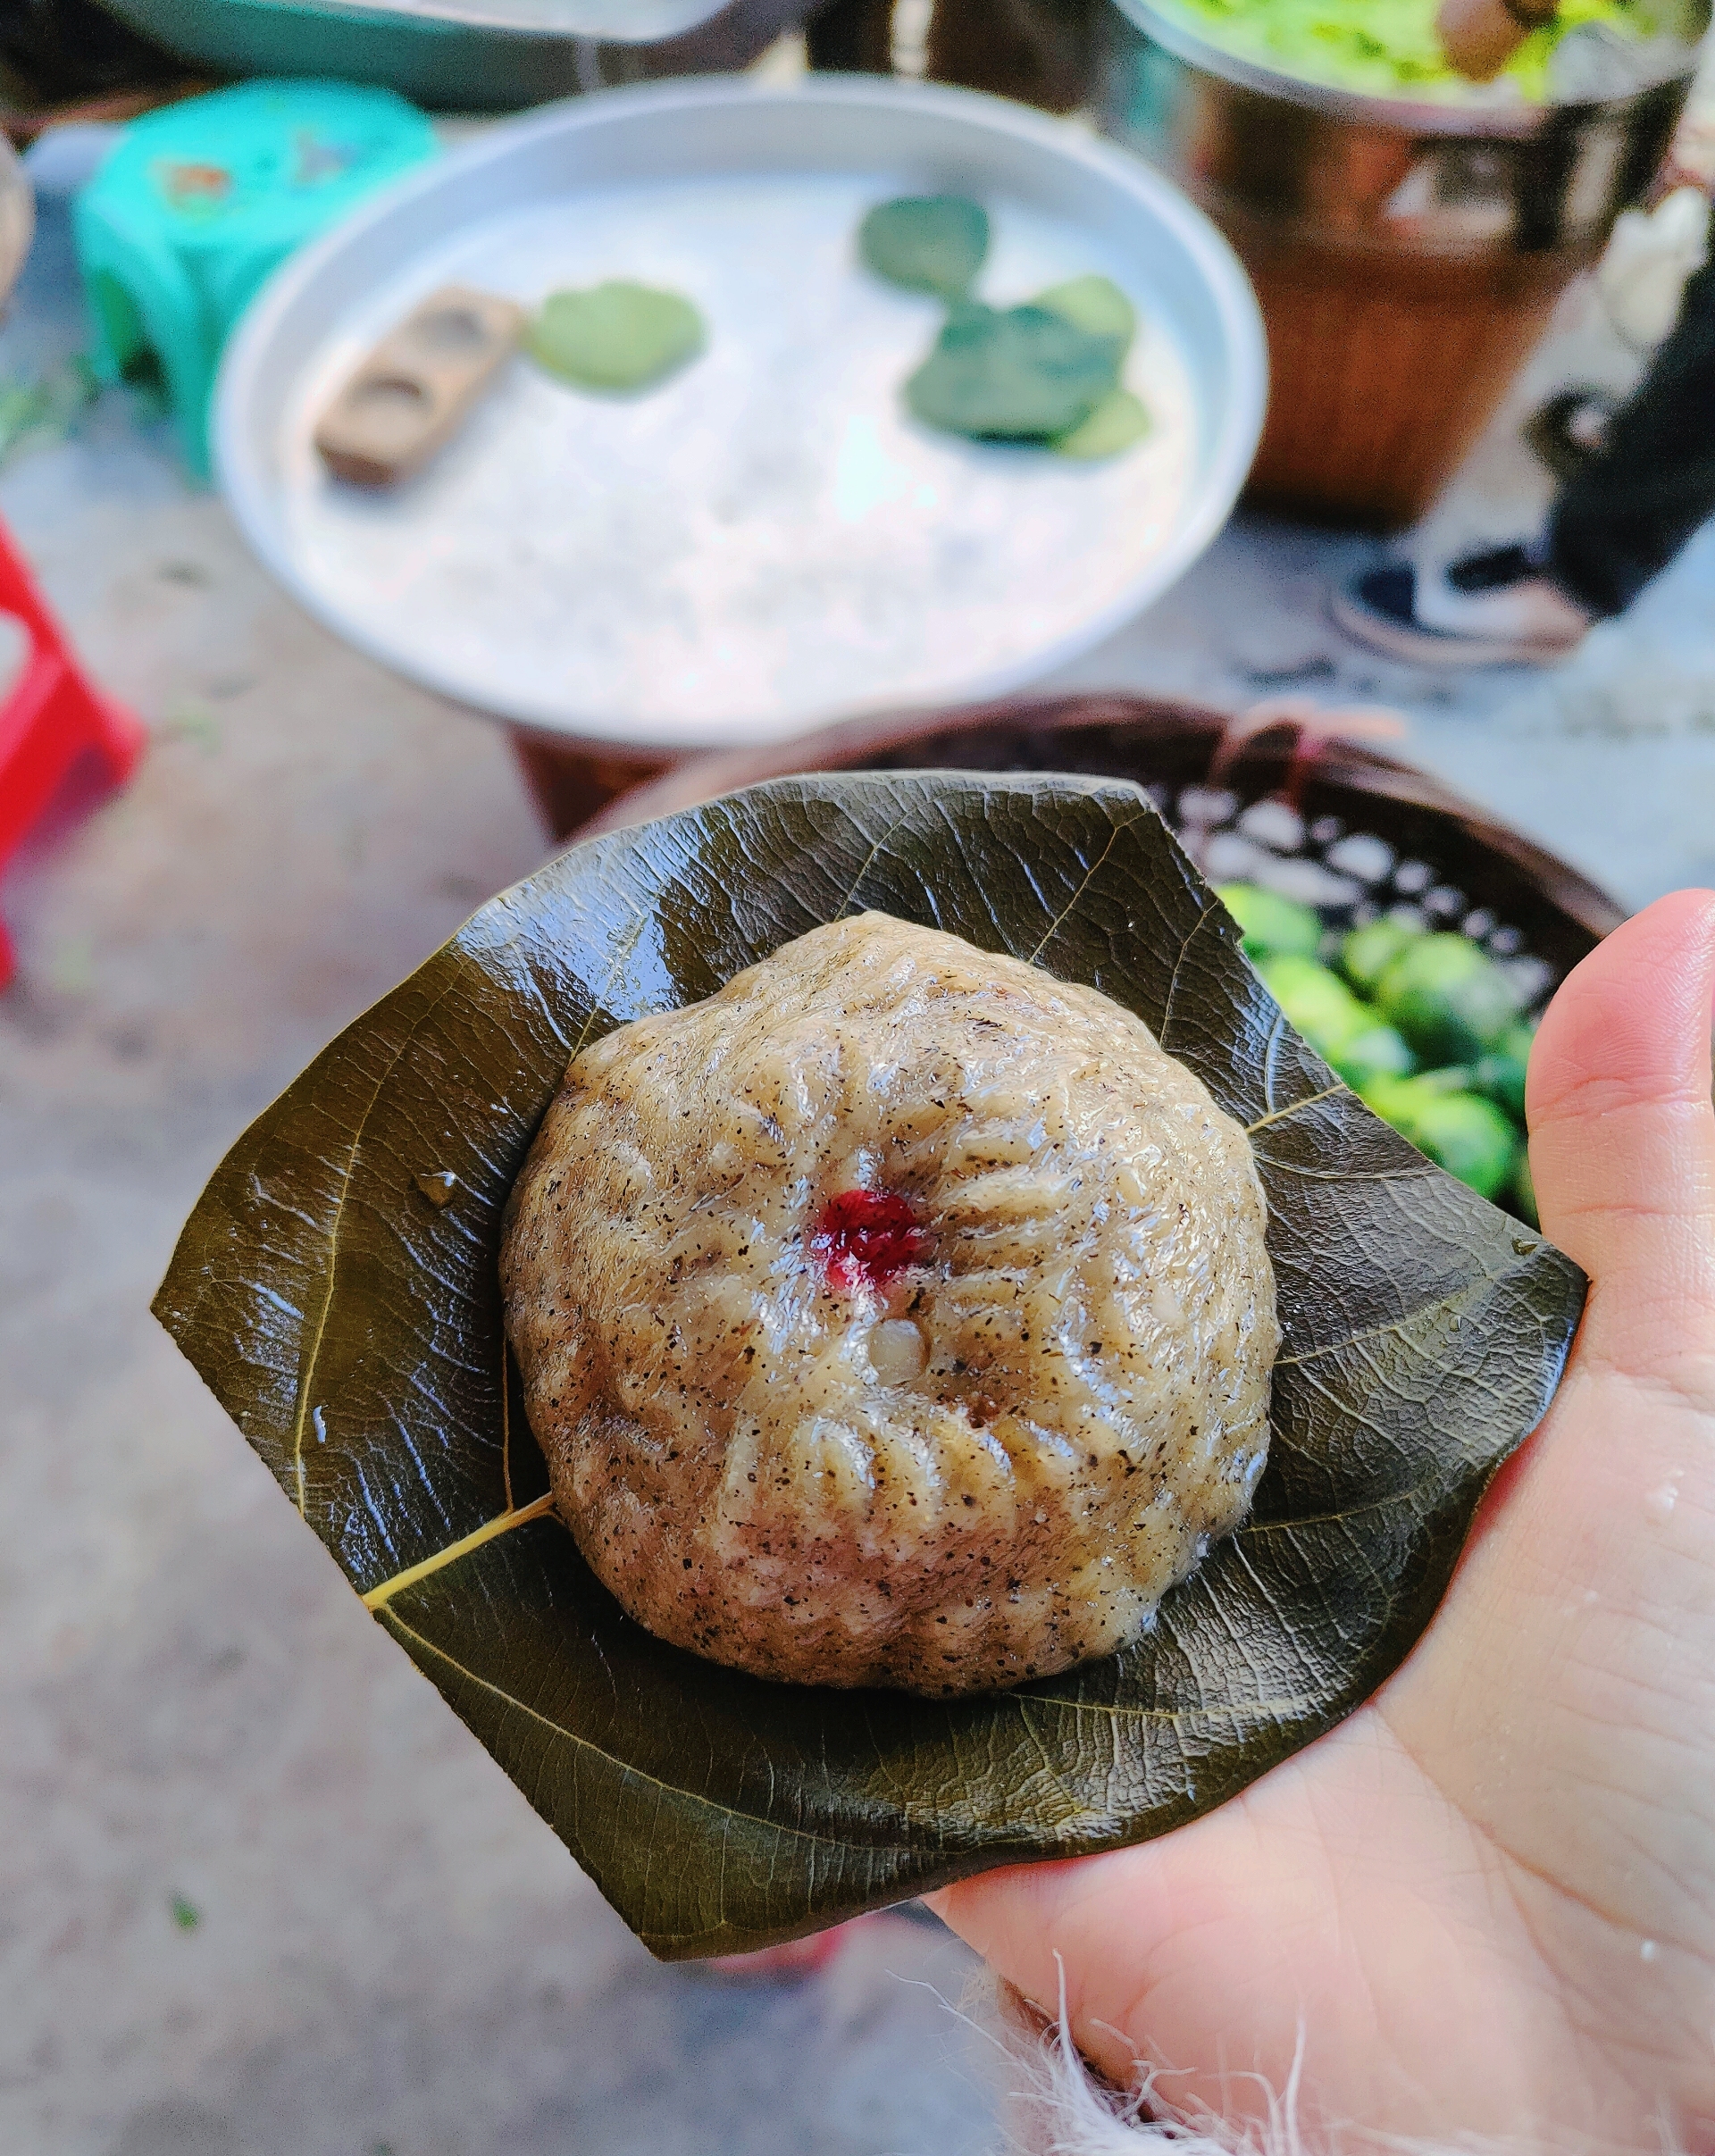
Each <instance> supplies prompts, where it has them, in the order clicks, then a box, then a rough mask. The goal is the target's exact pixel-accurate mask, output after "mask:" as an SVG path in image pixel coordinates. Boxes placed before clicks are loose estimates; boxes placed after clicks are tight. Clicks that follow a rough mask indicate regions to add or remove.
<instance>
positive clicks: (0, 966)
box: [0, 524, 148, 988]
mask: <svg viewBox="0 0 1715 2156" xmlns="http://www.w3.org/2000/svg"><path fill="white" fill-rule="evenodd" d="M0 614H13V615H15V616H16V617H17V619H18V620H19V621H20V622H21V623H23V625H24V628H25V630H26V631H28V632H29V647H30V648H29V659H28V661H27V662H26V664H25V666H24V670H23V672H22V673H21V675H20V676H19V679H18V681H17V684H16V686H15V687H14V688H13V691H12V694H11V695H10V696H9V697H8V698H7V699H6V701H5V704H4V707H0V869H4V866H5V865H6V863H7V862H8V861H9V860H10V859H11V858H12V857H13V854H14V853H15V852H16V851H17V850H18V847H19V845H20V843H21V841H22V840H23V838H24V836H25V834H26V832H28V831H29V829H30V827H31V825H32V824H33V823H35V821H36V819H37V817H38V816H39V815H41V813H42V811H43V810H44V809H45V808H46V806H47V805H48V803H49V802H50V801H51V800H52V799H53V798H54V795H55V794H56V793H57V792H58V791H59V789H60V786H61V784H62V782H63V781H64V780H65V778H66V777H67V776H68V774H69V773H71V770H72V769H73V767H74V766H75V765H78V764H79V763H81V762H82V761H83V760H84V759H85V758H86V757H87V758H88V759H89V760H90V762H92V763H94V764H96V765H98V766H99V768H100V769H101V771H102V773H103V774H104V775H105V778H106V779H107V781H109V783H110V784H112V785H114V786H122V785H123V784H124V782H125V781H126V780H127V779H129V778H130V775H131V773H132V772H133V771H135V770H136V768H137V763H138V757H139V756H141V755H142V754H143V750H144V748H145V746H146V743H147V740H148V734H147V731H146V729H145V727H144V724H143V722H142V720H141V719H139V718H138V717H137V715H136V714H135V713H133V712H130V711H128V710H127V709H126V708H125V706H123V705H122V704H116V703H114V702H113V699H112V698H108V697H105V696H103V695H102V694H101V693H100V692H99V690H97V689H95V688H94V687H92V686H91V684H90V682H89V681H88V680H87V679H86V677H85V675H84V673H83V672H82V670H81V669H80V667H79V664H78V662H77V660H76V658H75V657H74V656H73V655H72V651H71V647H70V645H69V644H68V643H67V642H66V640H65V638H64V636H63V633H62V631H61V629H60V626H59V623H57V622H56V621H55V620H54V616H53V615H52V614H50V613H49V612H48V609H47V605H46V601H45V600H44V599H43V597H42V595H41V593H40V592H39V591H38V589H36V580H35V579H34V577H32V576H31V575H30V573H29V569H28V568H27V566H26V565H25V563H24V560H23V557H22V556H21V555H20V554H19V552H18V550H17V548H16V547H14V546H13V540H12V535H11V533H10V532H9V531H7V530H6V528H5V526H4V524H0ZM12 974H13V951H12V939H11V938H10V937H9V936H8V935H7V933H6V930H5V923H4V922H3V921H0V988H4V986H5V985H6V983H7V982H9V981H10V980H11V979H12Z"/></svg>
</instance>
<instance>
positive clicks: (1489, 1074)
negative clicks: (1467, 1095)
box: [1471, 1019, 1536, 1123]
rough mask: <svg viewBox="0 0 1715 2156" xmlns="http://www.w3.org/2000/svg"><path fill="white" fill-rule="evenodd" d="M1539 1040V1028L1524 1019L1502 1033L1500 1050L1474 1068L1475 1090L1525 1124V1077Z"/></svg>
mask: <svg viewBox="0 0 1715 2156" xmlns="http://www.w3.org/2000/svg"><path fill="white" fill-rule="evenodd" d="M1535 1038H1536V1028H1535V1025H1533V1024H1527V1022H1526V1021H1525V1020H1523V1019H1520V1020H1519V1022H1518V1024H1517V1025H1510V1026H1509V1027H1508V1028H1507V1030H1506V1032H1504V1033H1502V1036H1501V1040H1500V1042H1499V1045H1498V1046H1497V1047H1495V1048H1494V1049H1493V1050H1492V1051H1491V1052H1490V1053H1489V1054H1488V1055H1486V1056H1484V1057H1479V1058H1478V1060H1477V1062H1476V1063H1475V1064H1474V1065H1472V1066H1471V1087H1472V1090H1473V1091H1475V1092H1478V1093H1485V1094H1486V1095H1487V1096H1488V1098H1489V1099H1491V1100H1493V1101H1496V1102H1498V1103H1499V1105H1500V1106H1501V1107H1503V1108H1505V1109H1506V1111H1507V1113H1508V1115H1510V1116H1511V1117H1512V1118H1513V1120H1514V1121H1515V1122H1518V1123H1522V1122H1523V1121H1524V1116H1525V1075H1526V1073H1527V1071H1528V1070H1529V1068H1530V1046H1531V1042H1532V1041H1533V1040H1535Z"/></svg>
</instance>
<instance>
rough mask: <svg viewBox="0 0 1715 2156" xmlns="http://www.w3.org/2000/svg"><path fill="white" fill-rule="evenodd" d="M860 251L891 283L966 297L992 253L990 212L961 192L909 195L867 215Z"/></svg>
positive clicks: (944, 296) (945, 296)
mask: <svg viewBox="0 0 1715 2156" xmlns="http://www.w3.org/2000/svg"><path fill="white" fill-rule="evenodd" d="M857 247H858V251H859V252H860V253H861V255H863V258H864V260H865V261H866V263H868V264H869V266H870V268H871V269H872V270H874V272H875V274H876V276H877V277H884V278H885V279H886V280H887V281H888V282H889V284H896V285H903V286H904V287H905V288H906V289H907V291H909V292H934V293H937V294H938V295H939V296H940V297H941V298H942V299H962V298H963V297H964V296H965V294H966V292H968V291H969V290H970V288H971V286H972V285H973V284H974V283H975V279H976V273H977V272H978V271H979V270H980V269H981V268H982V267H983V263H984V261H985V260H986V259H987V257H988V252H989V213H988V212H987V211H986V210H985V209H984V208H983V205H982V204H981V203H980V202H967V201H966V198H965V197H964V196H962V195H905V196H900V197H899V200H898V201H896V202H883V203H881V204H879V205H877V206H876V207H875V208H874V209H873V210H872V211H871V212H870V213H869V215H868V216H867V217H866V218H865V220H864V221H863V225H862V227H861V229H860V230H859V231H858V234H857Z"/></svg>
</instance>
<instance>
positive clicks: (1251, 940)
mask: <svg viewBox="0 0 1715 2156" xmlns="http://www.w3.org/2000/svg"><path fill="white" fill-rule="evenodd" d="M1215 896H1216V897H1217V898H1218V899H1219V900H1220V902H1221V904H1222V905H1223V906H1224V907H1226V910H1227V912H1228V913H1230V914H1231V915H1232V916H1233V918H1234V920H1235V921H1236V922H1237V923H1238V924H1239V928H1240V930H1241V932H1242V935H1241V941H1240V946H1239V948H1241V949H1242V951H1243V953H1244V955H1245V957H1247V958H1262V957H1271V956H1273V955H1275V954H1276V953H1282V952H1284V953H1287V954H1289V955H1290V956H1292V957H1295V958H1314V957H1315V956H1316V953H1317V947H1318V945H1319V944H1320V942H1321V940H1322V920H1321V916H1320V915H1318V913H1316V912H1315V911H1314V910H1313V908H1311V907H1308V906H1301V905H1300V904H1299V903H1298V901H1297V899H1296V898H1282V897H1281V895H1280V893H1279V892H1278V891H1273V890H1263V888H1262V886H1261V885H1260V884H1259V883H1223V884H1221V885H1219V886H1218V887H1217V890H1216V893H1215Z"/></svg>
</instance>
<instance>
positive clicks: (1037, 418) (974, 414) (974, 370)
mask: <svg viewBox="0 0 1715 2156" xmlns="http://www.w3.org/2000/svg"><path fill="white" fill-rule="evenodd" d="M1122 356H1123V355H1122V353H1121V352H1120V350H1119V348H1118V347H1117V343H1116V341H1115V340H1114V339H1113V338H1108V337H1092V336H1091V335H1090V334H1089V332H1088V331H1087V330H1080V329H1079V328H1077V326H1076V325H1075V323H1073V322H1067V319H1066V318H1065V316H1064V315H1061V314H1051V313H1049V312H1048V310H1047V309H1046V308H1044V307H1011V308H1008V310H1007V311H1006V312H1005V313H1001V312H1000V311H998V310H997V309H995V308H993V307H982V306H976V305H969V304H966V305H960V306H957V307H955V308H954V309H953V312H952V313H951V314H950V316H949V317H948V319H947V326H946V327H945V329H943V330H942V331H941V338H940V340H939V342H938V343H937V344H936V346H935V348H934V350H933V353H932V354H931V355H930V356H929V358H928V359H927V360H926V361H925V362H924V364H923V365H922V366H921V367H919V368H918V370H917V372H916V373H915V374H914V375H913V376H912V377H911V379H910V380H909V381H908V383H907V384H906V389H905V395H906V402H907V403H908V405H910V407H911V409H912V411H913V412H915V413H916V415H917V417H918V418H919V419H921V420H924V421H926V422H928V424H929V425H930V426H932V427H940V428H941V429H942V430H944V431H946V432H948V433H950V434H968V435H973V436H975V437H977V438H978V439H992V440H1003V441H1044V440H1052V439H1054V438H1055V437H1056V436H1059V435H1066V434H1069V433H1070V432H1071V431H1072V430H1073V429H1074V428H1075V427H1079V426H1082V425H1083V422H1084V421H1085V420H1087V419H1088V418H1089V417H1090V416H1091V414H1092V413H1093V412H1094V411H1095V410H1096V407H1097V406H1098V405H1100V404H1101V403H1102V402H1103V400H1104V399H1105V398H1106V397H1108V395H1109V394H1110V392H1111V391H1112V390H1113V389H1115V388H1116V387H1117V383H1118V380H1119V363H1120V360H1121V358H1122Z"/></svg>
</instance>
